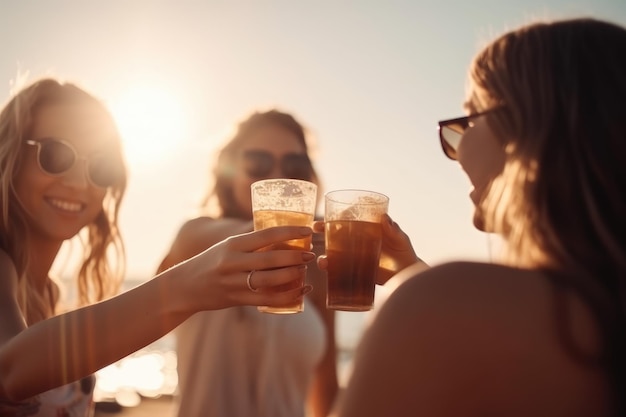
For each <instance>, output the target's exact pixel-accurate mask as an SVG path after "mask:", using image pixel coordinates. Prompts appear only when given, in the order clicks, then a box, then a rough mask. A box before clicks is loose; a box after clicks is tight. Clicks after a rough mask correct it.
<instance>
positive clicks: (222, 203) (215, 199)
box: [201, 109, 320, 218]
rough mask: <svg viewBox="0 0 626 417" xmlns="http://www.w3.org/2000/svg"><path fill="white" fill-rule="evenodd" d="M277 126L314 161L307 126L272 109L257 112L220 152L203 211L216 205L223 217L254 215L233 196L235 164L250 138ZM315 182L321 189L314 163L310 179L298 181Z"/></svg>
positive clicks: (289, 115) (240, 125)
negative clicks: (286, 132)
mask: <svg viewBox="0 0 626 417" xmlns="http://www.w3.org/2000/svg"><path fill="white" fill-rule="evenodd" d="M268 125H270V126H271V125H274V126H279V127H282V128H284V129H286V130H288V131H289V132H291V133H293V134H294V135H295V137H296V138H297V140H298V142H299V143H300V144H301V145H302V147H303V148H304V150H305V153H306V154H307V156H308V157H309V159H310V158H311V138H310V135H308V134H307V131H306V129H305V128H304V126H303V125H302V124H301V123H300V122H299V121H298V120H296V118H295V117H294V116H292V115H291V114H288V113H284V112H281V111H279V110H276V109H271V110H267V111H263V112H259V111H257V112H253V113H252V114H251V115H250V116H248V117H247V118H246V119H245V120H243V121H241V122H240V123H239V124H238V125H237V130H236V131H235V133H234V135H233V136H232V137H231V138H230V139H229V140H228V142H227V143H226V145H224V147H222V148H221V149H220V150H219V152H218V153H217V158H216V163H215V165H214V166H213V168H212V174H213V178H214V184H213V187H212V188H211V189H210V190H209V191H208V193H207V194H206V195H205V197H204V198H203V200H202V203H201V208H202V209H205V210H207V211H211V209H212V208H214V207H212V204H213V205H214V206H216V207H215V209H216V211H217V213H216V214H217V215H218V216H221V217H235V218H248V217H250V213H247V212H246V213H243V212H242V210H241V208H240V207H239V206H238V205H237V202H236V201H235V198H234V196H233V188H232V178H233V176H234V169H235V165H236V164H235V161H236V158H237V156H238V155H239V151H240V149H241V146H242V145H243V144H244V143H245V141H246V140H248V138H249V136H250V135H251V134H252V133H253V132H254V131H256V130H257V129H260V128H262V127H264V126H268ZM298 179H301V180H306V181H311V182H313V183H315V184H316V185H317V186H318V192H319V189H320V181H319V177H318V175H317V172H316V170H315V167H314V166H313V164H311V170H310V174H309V176H308V177H307V178H298Z"/></svg>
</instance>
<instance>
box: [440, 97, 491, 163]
mask: <svg viewBox="0 0 626 417" xmlns="http://www.w3.org/2000/svg"><path fill="white" fill-rule="evenodd" d="M494 110H496V109H491V110H487V111H484V112H481V113H474V114H470V115H469V116H465V117H458V118H456V119H448V120H442V121H440V122H439V140H440V141H441V148H442V149H443V153H445V154H446V156H447V157H448V158H450V159H452V160H454V161H456V160H457V151H458V149H459V144H460V143H461V138H463V135H464V134H465V131H466V130H467V129H468V128H470V127H472V126H473V124H472V119H475V118H476V117H478V116H483V115H485V114H487V113H490V112H492V111H494Z"/></svg>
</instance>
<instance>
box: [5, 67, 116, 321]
mask: <svg viewBox="0 0 626 417" xmlns="http://www.w3.org/2000/svg"><path fill="white" fill-rule="evenodd" d="M63 103H72V104H80V105H86V106H95V107H96V108H99V109H100V110H101V114H102V117H103V119H104V120H105V121H106V122H107V123H110V124H111V126H113V127H114V126H115V124H114V121H113V118H112V117H111V115H110V114H109V112H108V111H107V110H106V108H105V106H104V105H103V104H102V103H101V102H99V101H98V100H97V99H96V98H94V97H93V96H91V95H90V94H88V93H87V92H85V91H84V90H82V89H80V88H78V87H77V86H75V85H73V84H68V83H64V84H62V83H60V82H58V81H56V80H53V79H41V80H38V81H36V82H34V83H32V84H31V85H29V86H27V87H25V88H23V89H22V90H21V91H19V92H18V93H16V94H15V95H14V96H13V97H12V98H11V99H10V100H9V102H8V103H7V104H6V105H5V107H4V108H3V109H2V112H0V176H1V185H0V187H1V191H0V247H1V248H2V249H3V250H4V251H5V252H6V253H7V254H8V256H9V257H10V258H11V259H12V261H13V263H14V265H15V268H16V271H17V275H18V303H19V306H20V308H21V310H22V314H23V315H24V317H25V319H26V322H27V323H28V324H29V325H30V324H33V323H35V322H37V321H40V320H43V319H45V318H47V317H49V316H51V315H53V314H54V313H55V307H56V304H57V301H58V300H57V298H58V297H57V296H56V292H55V290H54V289H55V288H56V287H55V285H54V283H52V282H48V287H49V288H48V290H49V291H48V294H47V295H44V294H40V293H39V292H38V291H36V290H35V288H34V287H33V284H32V283H31V282H30V281H29V279H28V277H27V275H26V274H27V265H28V263H29V261H30V259H31V258H32V255H33V254H31V253H30V252H29V244H28V241H27V239H28V233H27V231H28V228H29V223H28V220H27V218H26V215H25V214H24V211H23V209H22V207H21V205H20V203H19V199H18V197H17V195H16V191H15V187H14V181H15V176H16V173H17V172H18V171H19V168H20V165H21V163H22V157H23V149H24V146H23V143H24V141H25V140H28V139H31V138H30V137H29V135H30V134H31V131H32V129H33V123H34V118H35V115H36V114H37V112H38V111H39V110H40V109H41V108H42V107H45V106H49V105H54V104H63ZM111 147H112V148H113V149H114V150H115V151H116V154H117V157H118V158H119V161H120V165H121V166H122V167H124V169H123V171H124V172H123V173H122V175H121V176H120V178H119V180H118V182H117V183H116V184H114V185H113V186H111V187H109V188H108V189H107V193H106V196H105V198H104V201H103V206H102V211H101V212H100V213H99V214H98V216H97V217H96V219H95V220H94V221H93V222H92V223H91V224H88V225H86V226H85V228H83V230H81V232H80V233H79V236H78V239H79V240H80V241H81V243H82V245H81V246H82V248H83V256H82V263H81V265H80V268H79V271H78V279H77V293H78V302H79V305H87V304H90V303H92V302H95V301H100V300H103V299H105V298H106V297H109V296H111V295H113V294H115V293H116V292H117V291H118V290H119V286H120V283H121V279H122V277H123V273H124V267H125V255H124V245H123V241H122V238H121V235H120V231H119V228H118V213H119V208H120V203H121V201H122V198H123V195H124V192H125V189H126V170H125V165H124V161H123V157H122V154H121V140H120V138H119V135H117V137H115V138H114V140H112V143H111ZM111 258H114V259H115V265H113V263H112V260H111Z"/></svg>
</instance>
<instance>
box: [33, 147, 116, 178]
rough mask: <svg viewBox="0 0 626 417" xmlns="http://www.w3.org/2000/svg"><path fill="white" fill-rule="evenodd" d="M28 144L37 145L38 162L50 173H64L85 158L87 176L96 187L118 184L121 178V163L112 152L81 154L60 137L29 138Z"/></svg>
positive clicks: (41, 167)
mask: <svg viewBox="0 0 626 417" xmlns="http://www.w3.org/2000/svg"><path fill="white" fill-rule="evenodd" d="M26 144H27V145H31V146H36V147H37V164H38V165H39V168H40V169H41V170H42V171H43V172H45V173H46V174H48V175H52V176H60V175H63V174H65V173H66V172H68V171H69V170H70V169H72V167H74V165H75V164H76V163H77V162H78V161H79V160H81V159H84V160H85V163H86V167H87V174H88V175H87V178H88V179H89V182H90V183H91V184H93V185H95V186H96V187H101V188H107V187H110V186H112V185H114V184H116V183H117V182H118V181H119V179H120V176H121V168H120V165H119V163H118V162H116V161H115V158H114V157H113V156H112V155H110V154H107V153H97V154H94V155H91V156H89V157H85V156H80V155H79V154H78V152H76V149H74V148H73V147H72V145H71V144H69V143H67V142H65V141H62V140H59V139H40V140H27V141H26Z"/></svg>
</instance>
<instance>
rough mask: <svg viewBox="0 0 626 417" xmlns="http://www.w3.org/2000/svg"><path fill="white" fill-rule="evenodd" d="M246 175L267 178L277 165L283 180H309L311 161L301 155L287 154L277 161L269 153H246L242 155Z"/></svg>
mask: <svg viewBox="0 0 626 417" xmlns="http://www.w3.org/2000/svg"><path fill="white" fill-rule="evenodd" d="M243 158H244V165H245V170H246V174H247V175H248V176H249V177H250V178H255V179H261V178H266V177H268V176H269V175H270V174H271V173H272V171H273V170H274V167H275V165H276V164H277V163H279V164H280V170H281V172H282V174H283V176H284V177H285V178H290V179H297V180H309V179H310V178H311V171H312V167H311V160H310V159H309V157H308V156H307V155H306V154H303V153H287V154H285V155H283V156H282V157H281V158H280V159H279V160H278V161H277V160H276V157H275V156H274V155H273V154H271V153H270V152H266V151H246V152H244V153H243Z"/></svg>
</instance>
